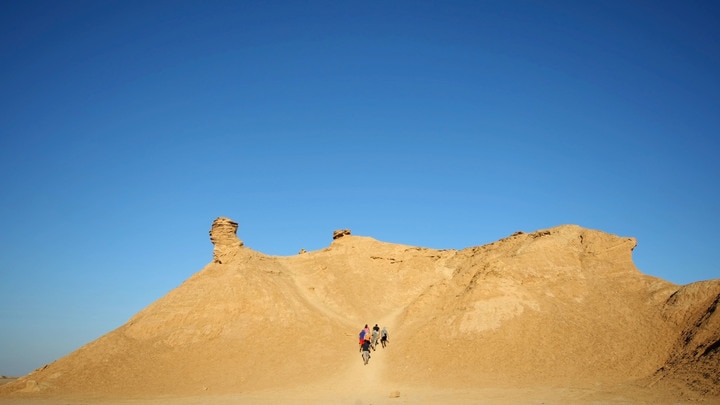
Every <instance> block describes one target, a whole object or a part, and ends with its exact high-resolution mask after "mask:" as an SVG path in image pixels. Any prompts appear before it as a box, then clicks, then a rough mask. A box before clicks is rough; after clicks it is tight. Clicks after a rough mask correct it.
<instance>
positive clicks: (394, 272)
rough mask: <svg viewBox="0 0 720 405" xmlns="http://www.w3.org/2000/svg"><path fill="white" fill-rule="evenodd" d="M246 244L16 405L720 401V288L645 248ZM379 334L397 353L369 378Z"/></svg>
mask: <svg viewBox="0 0 720 405" xmlns="http://www.w3.org/2000/svg"><path fill="white" fill-rule="evenodd" d="M233 224H234V225H233ZM236 229H237V224H235V223H234V222H232V221H230V220H228V219H226V218H219V219H218V220H216V222H215V223H214V224H213V230H211V237H212V240H213V243H214V244H215V252H214V253H215V255H214V261H213V263H211V264H208V265H207V266H206V267H205V268H204V269H202V270H201V271H200V272H198V273H196V274H195V275H193V276H192V277H191V278H189V279H188V280H187V281H186V282H184V283H183V284H182V285H180V286H179V287H177V288H176V289H174V290H172V291H170V292H169V293H168V294H167V295H166V296H164V297H162V298H160V299H159V300H158V301H156V302H155V303H153V304H151V305H150V306H148V307H147V308H146V309H144V310H143V311H141V312H139V313H138V314H136V315H135V316H134V317H133V318H132V319H131V320H130V321H129V322H128V323H127V324H125V325H123V326H122V327H120V328H118V329H116V330H114V331H112V332H110V333H108V334H106V335H105V336H103V337H101V338H99V339H97V340H96V341H94V342H91V343H90V344H88V345H86V346H83V347H82V348H80V349H78V350H77V351H75V352H73V353H71V354H70V355H68V356H66V357H64V358H62V359H59V360H57V361H56V362H54V363H51V364H49V365H47V366H45V367H43V368H41V369H38V370H36V371H34V372H33V373H31V374H29V375H27V376H25V377H22V378H20V379H18V380H17V381H14V382H10V383H8V384H5V385H2V386H0V398H5V400H6V401H10V400H13V401H14V400H20V399H24V398H33V399H34V400H42V399H53V398H81V399H83V400H86V401H95V402H97V403H103V401H104V403H111V402H112V401H113V400H115V399H128V400H131V399H132V398H138V400H140V399H143V400H144V401H147V400H149V399H153V400H155V401H163V398H168V397H172V398H174V399H173V401H174V402H172V403H181V402H180V401H181V399H180V398H184V399H182V400H183V401H186V402H185V403H201V402H193V401H201V400H200V399H201V398H208V397H211V398H213V401H212V402H213V403H223V401H228V402H227V403H231V402H233V401H236V400H238V398H242V399H243V403H253V402H252V401H253V400H257V401H259V402H257V403H260V402H263V401H264V400H274V401H275V402H287V403H304V402H303V401H306V403H323V401H327V402H326V403H337V402H343V401H348V402H349V403H354V402H350V401H360V402H358V403H363V401H366V400H368V398H374V402H373V403H383V401H395V402H394V403H398V402H406V401H411V402H409V403H434V402H435V401H437V402H443V401H445V402H447V401H448V400H453V399H454V400H455V402H456V403H465V401H467V403H472V402H473V401H474V400H476V399H477V397H478V396H483V398H484V399H485V402H486V403H512V401H513V398H515V400H516V402H517V400H518V399H519V398H524V399H525V400H528V401H530V400H532V398H536V399H538V401H540V400H542V401H544V402H545V403H551V401H552V400H553V399H555V400H557V401H558V403H592V402H593V401H602V402H604V403H635V402H642V401H649V402H654V403H677V402H678V401H696V400H703V401H706V402H709V403H718V402H720V401H718V400H719V399H720V388H718V387H720V377H719V376H720V354H719V352H720V350H719V348H720V320H719V319H720V318H719V315H718V313H717V311H715V309H716V308H717V305H718V302H719V301H720V280H709V281H703V282H698V283H694V284H690V285H687V286H678V285H675V284H672V283H669V282H667V281H664V280H661V279H658V278H654V277H650V276H647V275H644V274H642V273H640V272H639V271H638V270H637V269H636V268H635V266H634V264H633V263H632V249H633V248H634V247H635V244H636V241H635V240H634V239H632V238H626V237H618V236H615V235H610V234H607V233H603V232H600V231H595V230H589V229H585V228H581V227H578V226H573V225H564V226H559V227H555V228H551V229H547V230H541V231H537V232H533V233H516V234H513V235H512V236H509V237H507V238H505V239H502V240H499V241H497V242H495V243H492V244H489V245H485V246H479V247H473V248H468V249H463V250H435V249H428V248H420V247H414V246H406V245H399V244H390V243H384V242H380V241H377V240H375V239H373V238H369V237H363V236H354V235H348V236H343V237H341V238H339V239H336V240H334V241H333V242H332V243H331V244H330V246H329V247H328V248H325V249H322V250H318V251H313V252H307V253H303V254H299V255H297V256H290V257H278V256H268V255H264V254H262V253H259V252H256V251H253V250H251V249H249V248H247V247H244V246H243V244H242V242H240V241H239V239H237V236H236V235H235V231H236ZM213 231H214V232H213ZM366 323H369V324H371V326H372V324H375V323H379V324H380V326H387V327H388V330H389V331H390V334H391V342H390V344H389V346H388V348H387V349H378V351H377V352H374V353H373V358H372V359H371V361H370V364H368V365H367V366H364V365H362V362H361V360H360V356H359V353H358V346H357V334H358V332H359V330H360V328H361V327H362V326H363V325H364V324H366ZM395 391H399V392H400V397H398V398H390V394H391V393H392V392H395ZM433 398H435V399H434V400H433ZM108 401H110V402H108ZM334 401H335V402H334ZM493 401H496V402H493ZM508 401H510V402H508ZM158 403H161V402H158Z"/></svg>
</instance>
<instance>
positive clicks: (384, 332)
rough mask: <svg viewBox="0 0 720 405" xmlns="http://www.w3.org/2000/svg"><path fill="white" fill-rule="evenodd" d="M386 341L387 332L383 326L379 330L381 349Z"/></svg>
mask: <svg viewBox="0 0 720 405" xmlns="http://www.w3.org/2000/svg"><path fill="white" fill-rule="evenodd" d="M387 343H388V332H387V329H385V327H384V326H383V328H382V332H380V344H381V345H382V347H383V349H384V348H385V346H386V345H387Z"/></svg>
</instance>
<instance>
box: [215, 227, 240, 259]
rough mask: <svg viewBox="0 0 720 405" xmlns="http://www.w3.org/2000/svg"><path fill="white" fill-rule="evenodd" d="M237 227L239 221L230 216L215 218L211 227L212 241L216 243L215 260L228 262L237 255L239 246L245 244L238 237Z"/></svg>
mask: <svg viewBox="0 0 720 405" xmlns="http://www.w3.org/2000/svg"><path fill="white" fill-rule="evenodd" d="M237 229H238V224H237V222H234V221H232V220H231V219H230V218H225V217H218V218H215V220H214V221H213V223H212V227H211V228H210V242H212V243H213V245H214V248H213V262H215V263H220V264H222V263H226V262H227V261H228V260H230V259H232V258H233V257H235V254H236V253H237V250H238V248H240V247H242V246H243V245H244V244H243V241H241V240H240V239H238V237H237Z"/></svg>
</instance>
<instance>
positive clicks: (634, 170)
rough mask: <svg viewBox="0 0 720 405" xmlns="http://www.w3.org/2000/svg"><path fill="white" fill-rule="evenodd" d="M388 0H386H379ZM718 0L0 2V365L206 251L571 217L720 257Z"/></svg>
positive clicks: (202, 258)
mask: <svg viewBox="0 0 720 405" xmlns="http://www.w3.org/2000/svg"><path fill="white" fill-rule="evenodd" d="M386 3H392V4H386ZM719 7H720V6H718V3H717V2H714V1H706V2H702V1H700V2H698V1H682V2H681V1H655V0H652V1H574V0H569V1H467V2H465V1H442V2H440V1H438V2H428V1H420V0H418V1H393V2H380V1H378V2H364V1H363V2H361V1H355V2H343V1H287V2H282V1H280V2H279V1H227V2H225V1H207V2H200V1H195V2H188V1H154V2H146V1H126V0H122V1H97V0H92V1H19V0H18V1H4V2H2V3H1V4H0V55H2V56H0V57H1V58H2V63H0V94H1V95H2V96H1V97H0V114H1V115H0V190H1V191H0V203H1V204H2V205H1V207H2V210H1V211H0V300H1V302H0V325H2V326H1V328H2V330H1V332H0V374H15V375H17V374H25V373H28V372H30V371H32V370H33V369H35V368H37V367H41V366H42V365H44V364H47V363H49V362H52V361H53V360H55V359H57V358H59V357H61V356H63V355H65V354H68V353H70V352H72V351H74V350H75V349H77V348H79V347H80V346H82V345H83V344H86V343H89V342H90V341H92V340H94V339H96V338H98V337H100V336H101V335H103V334H104V333H107V332H109V331H111V330H112V329H114V328H116V327H118V326H120V325H122V324H124V323H125V322H126V321H127V320H128V319H129V318H130V317H131V316H132V315H133V314H135V313H137V312H138V311H140V310H141V309H143V308H145V307H146V306H147V305H149V304H150V303H151V302H153V301H155V300H156V299H158V298H160V297H162V296H163V295H165V294H166V293H167V292H168V291H169V290H171V289H172V288H174V287H176V286H177V285H179V284H180V283H181V282H183V281H184V280H185V279H187V278H188V277H189V276H190V275H192V274H193V273H195V272H197V271H199V270H200V269H202V267H203V266H205V265H206V264H207V263H209V262H210V261H211V260H212V244H211V243H210V241H209V237H208V230H209V229H210V225H211V223H212V221H213V219H215V218H216V217H218V216H227V217H230V218H232V219H234V220H235V221H237V222H238V223H239V224H240V228H239V231H238V235H239V237H240V238H241V239H242V240H243V241H244V242H245V244H246V245H247V246H248V247H250V248H252V249H254V250H257V251H260V252H263V253H266V254H271V255H294V254H296V253H297V252H298V251H299V250H300V249H301V248H305V249H307V250H316V249H321V248H324V247H326V246H328V245H329V244H330V242H331V237H332V231H333V230H335V229H339V228H350V229H351V230H352V232H353V234H357V235H364V236H371V237H374V238H376V239H378V240H381V241H385V242H394V243H402V244H408V245H415V246H422V247H430V248H438V249H441V248H442V249H446V248H453V249H461V248H465V247H469V246H477V245H483V244H486V243H490V242H493V241H496V240H498V239H500V238H503V237H505V236H508V235H510V234H512V233H513V232H515V231H519V230H522V231H526V232H532V231H535V230H538V229H543V228H548V227H552V226H556V225H561V224H578V225H581V226H583V227H587V228H592V229H598V230H602V231H605V232H609V233H613V234H617V235H620V236H632V237H636V238H637V239H638V247H637V248H636V249H635V251H634V253H633V257H634V261H635V264H636V265H637V267H638V268H639V269H640V271H642V272H643V273H646V274H650V275H653V276H657V277H661V278H663V279H666V280H669V281H672V282H675V283H678V284H687V283H690V282H694V281H699V280H705V279H710V278H717V277H720V266H719V265H718V263H719V258H718V252H720V249H719V248H718V246H719V245H720V233H718V228H719V227H720V215H719V208H718V207H719V206H720V203H719V202H718V201H719V200H720V196H719V194H720V193H719V188H718V183H719V178H720V159H719V158H718V152H719V151H720V148H719V147H718V142H720V140H719V139H720V138H719V136H718V135H719V134H720V73H719V72H720V24H718V21H720V10H719Z"/></svg>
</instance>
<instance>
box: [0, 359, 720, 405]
mask: <svg viewBox="0 0 720 405" xmlns="http://www.w3.org/2000/svg"><path fill="white" fill-rule="evenodd" d="M387 350H391V348H390V347H388V349H387ZM383 354H384V353H383V349H382V348H380V347H378V349H377V351H375V352H372V357H371V359H370V362H369V364H368V365H364V364H363V363H362V360H361V358H360V354H359V353H357V352H355V353H348V359H347V360H348V363H347V367H346V369H345V370H344V371H343V372H341V373H338V375H337V376H336V377H334V378H332V379H331V380H328V381H320V382H318V383H316V384H311V385H304V386H299V387H294V388H283V389H274V390H266V391H254V392H246V393H238V394H231V395H229V394H216V393H212V392H210V390H208V391H206V392H205V393H202V394H200V395H197V396H192V397H174V396H167V397H154V398H133V399H128V398H107V397H84V398H68V397H63V398H43V399H31V398H27V399H16V398H13V399H8V398H4V399H0V404H3V405H230V404H244V405H265V404H298V405H310V404H313V405H315V404H321V405H322V404H327V405H330V404H333V405H334V404H349V405H383V404H391V405H398V404H417V405H428V404H449V405H460V404H487V405H501V404H502V405H505V404H507V405H510V404H513V405H516V404H538V405H539V404H543V405H568V404H578V405H591V404H593V405H595V404H611V405H620V404H648V405H650V404H698V402H694V401H686V402H679V401H677V400H668V399H667V398H669V396H667V395H665V394H664V393H662V392H656V391H654V390H648V389H641V388H638V387H633V386H627V387H599V386H598V387H588V388H582V389H581V388H562V387H532V388H459V389H444V388H433V387H416V386H406V385H402V384H394V383H389V382H386V381H383V380H382V379H381V378H379V376H380V375H382V371H383V368H384V367H385V356H383ZM8 381H9V379H4V380H2V381H1V382H2V383H6V382H8ZM701 404H712V405H715V404H718V405H720V400H715V399H711V400H706V401H703V402H701Z"/></svg>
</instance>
